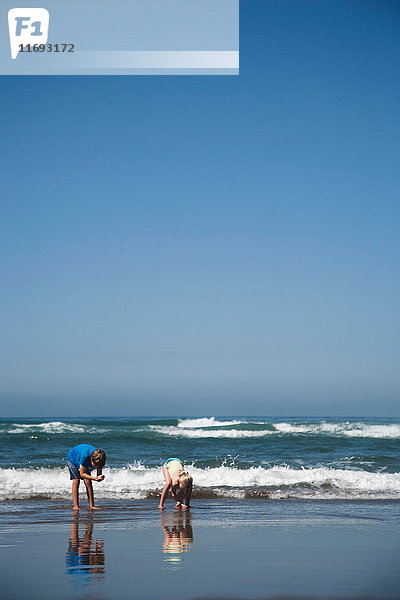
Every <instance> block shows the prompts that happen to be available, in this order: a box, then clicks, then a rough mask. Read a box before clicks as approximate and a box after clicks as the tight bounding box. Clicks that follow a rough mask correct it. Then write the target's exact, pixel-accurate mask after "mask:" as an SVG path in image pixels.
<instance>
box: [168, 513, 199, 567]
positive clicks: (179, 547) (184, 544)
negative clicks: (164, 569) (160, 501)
mask: <svg viewBox="0 0 400 600" xmlns="http://www.w3.org/2000/svg"><path fill="white" fill-rule="evenodd" d="M161 526H162V528H163V530H164V542H163V546H162V549H163V552H165V556H164V560H165V561H166V562H167V563H168V564H169V566H170V567H172V568H173V569H179V568H180V565H181V562H182V556H181V554H182V552H188V551H189V550H191V546H190V544H192V543H193V529H192V525H191V515H190V511H175V512H174V513H173V514H172V518H171V523H170V518H169V516H168V514H167V513H166V512H162V513H161Z"/></svg>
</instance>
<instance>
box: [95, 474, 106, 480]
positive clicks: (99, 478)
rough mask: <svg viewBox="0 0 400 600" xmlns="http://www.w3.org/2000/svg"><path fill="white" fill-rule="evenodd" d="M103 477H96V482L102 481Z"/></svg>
mask: <svg viewBox="0 0 400 600" xmlns="http://www.w3.org/2000/svg"><path fill="white" fill-rule="evenodd" d="M104 477H105V476H104V475H97V477H96V481H103V479H104Z"/></svg>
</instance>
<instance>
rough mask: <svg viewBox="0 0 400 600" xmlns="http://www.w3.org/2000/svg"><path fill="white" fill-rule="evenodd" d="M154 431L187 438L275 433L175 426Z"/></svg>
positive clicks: (246, 436) (158, 426)
mask: <svg viewBox="0 0 400 600" xmlns="http://www.w3.org/2000/svg"><path fill="white" fill-rule="evenodd" d="M150 427H151V429H152V430H153V431H156V432H157V433H161V434H162V435H169V436H173V437H187V438H249V437H265V436H267V435H270V434H271V433H274V432H273V431H270V430H268V429H264V430H261V431H250V430H244V429H243V430H242V429H183V428H180V427H174V426H173V425H150Z"/></svg>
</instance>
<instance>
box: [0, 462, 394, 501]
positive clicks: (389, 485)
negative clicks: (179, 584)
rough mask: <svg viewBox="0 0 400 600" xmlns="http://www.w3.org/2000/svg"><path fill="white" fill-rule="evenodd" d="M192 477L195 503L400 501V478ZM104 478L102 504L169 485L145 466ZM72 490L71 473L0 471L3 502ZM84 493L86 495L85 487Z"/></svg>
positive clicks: (205, 472)
mask: <svg viewBox="0 0 400 600" xmlns="http://www.w3.org/2000/svg"><path fill="white" fill-rule="evenodd" d="M189 471H190V473H191V474H192V476H193V480H194V497H196V496H197V497H218V496H219V497H230V498H248V497H253V498H257V497H259V498H266V497H271V498H287V497H297V498H310V497H312V498H315V499H324V498H330V499H332V498H341V499H343V498H349V499H357V498H358V499H400V473H393V474H389V473H370V472H366V471H353V470H345V469H332V468H327V467H319V468H310V469H304V468H302V469H293V468H289V467H282V466H274V467H271V468H263V467H251V468H249V469H245V470H243V469H236V468H234V467H228V466H220V467H215V468H211V467H208V468H206V469H200V468H198V467H196V466H191V467H189ZM104 472H105V475H106V478H105V480H104V482H101V483H98V484H97V483H94V486H95V494H96V497H98V498H107V499H144V498H148V497H156V496H158V495H159V494H160V492H161V489H162V487H163V483H164V481H163V477H162V473H161V469H160V468H154V467H153V468H146V467H144V466H143V465H142V464H140V463H136V464H134V465H129V466H126V467H124V468H122V469H115V468H113V469H105V471H104ZM70 487H71V486H70V481H69V476H68V470H67V468H54V469H49V468H43V469H14V468H9V469H0V500H21V499H27V498H36V499H38V498H53V499H67V498H69V497H70V494H71V492H70ZM81 488H82V494H83V493H84V486H83V485H82V486H81Z"/></svg>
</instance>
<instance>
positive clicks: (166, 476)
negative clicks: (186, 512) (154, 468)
mask: <svg viewBox="0 0 400 600" xmlns="http://www.w3.org/2000/svg"><path fill="white" fill-rule="evenodd" d="M162 472H163V475H164V479H165V485H164V489H163V491H162V492H161V498H160V504H159V505H158V508H164V502H165V497H166V495H167V493H168V490H169V488H170V487H171V484H172V479H171V475H170V474H169V471H168V469H166V468H165V467H163V468H162Z"/></svg>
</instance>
